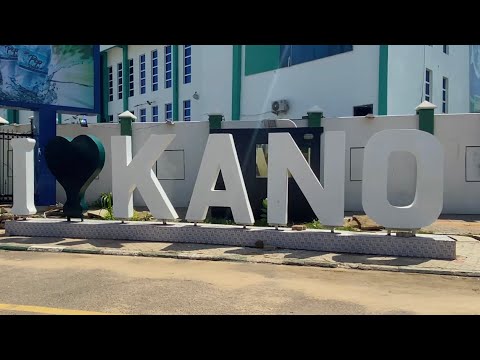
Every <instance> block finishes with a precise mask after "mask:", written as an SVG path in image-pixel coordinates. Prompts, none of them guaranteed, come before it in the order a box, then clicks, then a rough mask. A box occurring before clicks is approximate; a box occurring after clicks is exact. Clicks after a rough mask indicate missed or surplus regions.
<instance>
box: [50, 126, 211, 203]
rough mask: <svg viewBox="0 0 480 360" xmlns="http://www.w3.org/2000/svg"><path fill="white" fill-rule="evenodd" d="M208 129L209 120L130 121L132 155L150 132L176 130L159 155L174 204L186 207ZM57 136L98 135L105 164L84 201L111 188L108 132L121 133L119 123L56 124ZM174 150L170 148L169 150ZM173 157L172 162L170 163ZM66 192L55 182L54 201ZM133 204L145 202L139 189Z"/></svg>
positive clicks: (160, 175)
mask: <svg viewBox="0 0 480 360" xmlns="http://www.w3.org/2000/svg"><path fill="white" fill-rule="evenodd" d="M208 133H209V125H208V122H195V121H193V122H188V123H184V122H179V123H176V124H175V125H168V124H165V123H161V124H157V123H153V124H152V123H134V124H133V134H132V135H133V155H134V156H135V154H136V153H137V151H138V150H139V149H140V148H141V147H142V146H143V144H144V143H145V142H146V141H147V140H148V138H149V137H150V135H151V134H176V137H175V139H174V140H173V142H172V143H171V144H170V145H169V146H168V148H167V151H166V152H164V154H163V155H162V156H161V157H160V160H159V161H163V162H162V164H163V166H162V171H159V172H158V178H159V179H160V183H161V184H162V186H163V188H164V190H165V192H166V193H167V195H168V196H169V198H170V201H171V202H172V204H173V206H175V207H187V206H188V203H189V201H190V197H191V194H192V192H193V186H194V184H195V181H196V178H197V172H198V169H199V167H200V162H201V160H202V156H203V150H204V148H205V145H206V143H207V137H208ZM57 134H58V135H59V136H70V137H72V138H74V137H76V136H78V135H82V134H89V135H94V136H96V137H98V138H99V139H100V141H101V142H102V143H103V146H104V147H105V153H106V159H105V166H104V167H103V170H102V171H101V172H100V174H99V176H98V179H95V180H94V181H93V182H92V184H91V185H90V187H89V188H88V189H87V192H86V194H85V198H86V201H87V203H92V202H94V201H96V200H97V199H98V198H99V196H100V194H101V193H103V192H111V191H112V163H111V136H118V135H120V125H119V124H118V123H114V124H93V125H89V127H88V128H83V127H80V125H58V126H57ZM171 150H173V151H171ZM172 161H175V163H172ZM65 200H66V198H65V192H64V190H63V188H62V187H61V185H60V184H58V183H57V201H59V202H62V203H65ZM134 205H135V206H145V202H144V200H143V199H142V197H141V195H140V193H139V192H138V191H137V190H135V192H134Z"/></svg>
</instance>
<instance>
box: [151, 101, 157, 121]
mask: <svg viewBox="0 0 480 360" xmlns="http://www.w3.org/2000/svg"><path fill="white" fill-rule="evenodd" d="M152 121H153V122H158V105H155V106H152Z"/></svg>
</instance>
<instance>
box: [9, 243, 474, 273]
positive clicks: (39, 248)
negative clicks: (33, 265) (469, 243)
mask: <svg viewBox="0 0 480 360" xmlns="http://www.w3.org/2000/svg"><path fill="white" fill-rule="evenodd" d="M0 250H6V251H34V252H57V253H60V252H62V253H70V254H90V255H92V254H93V255H114V256H141V257H157V258H168V259H181V260H207V261H232V262H249V263H259V264H273V265H294V266H314V267H322V268H338V269H353V270H376V271H390V272H402V273H416V274H432V275H449V276H461V277H480V271H475V270H472V271H463V270H448V269H442V268H405V267H401V266H387V265H373V264H357V263H355V264H353V263H339V262H330V261H319V260H303V259H268V258H263V259H261V260H259V259H252V258H249V257H248V256H246V255H230V254H222V255H204V254H191V253H188V254H185V253H182V252H180V251H138V250H135V251H133V250H118V249H72V248H68V247H64V246H46V245H17V244H1V245H0Z"/></svg>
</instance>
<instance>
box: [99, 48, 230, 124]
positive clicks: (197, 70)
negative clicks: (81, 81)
mask: <svg viewBox="0 0 480 360" xmlns="http://www.w3.org/2000/svg"><path fill="white" fill-rule="evenodd" d="M154 49H157V50H158V74H159V89H158V90H157V91H152V50H154ZM191 50H192V81H191V83H189V84H184V66H183V64H184V62H183V60H184V46H183V45H179V46H178V63H179V66H178V70H179V71H178V80H179V87H178V94H179V103H178V105H179V106H178V111H179V120H180V121H183V118H184V117H183V101H185V100H191V119H192V120H193V121H198V120H208V115H207V114H208V113H211V112H222V113H223V114H224V115H225V117H227V118H229V117H231V92H232V45H192V48H191ZM141 54H145V57H146V79H147V82H146V83H147V90H146V93H145V94H140V69H139V66H140V65H139V61H140V60H139V57H140V55H141ZM128 56H129V59H132V58H133V62H134V82H135V85H134V89H135V91H134V96H132V97H129V98H128V104H129V105H128V108H129V110H134V111H135V115H136V116H137V117H138V121H140V109H141V108H146V110H147V122H150V121H152V106H151V105H146V104H145V103H146V102H147V101H154V102H155V103H153V104H152V105H158V107H159V121H164V120H165V104H167V103H172V102H173V88H168V89H165V64H164V57H165V45H129V47H128ZM121 62H122V49H121V48H118V47H115V48H111V49H109V50H108V65H109V66H112V67H113V87H114V100H113V101H111V102H109V103H108V113H109V114H110V115H114V121H118V118H117V115H118V114H119V113H121V112H122V111H123V100H118V79H117V72H116V71H117V70H116V67H117V64H118V63H121ZM195 92H197V94H198V95H199V99H198V100H196V99H194V98H193V94H194V93H195ZM139 104H144V105H140V106H136V105H139Z"/></svg>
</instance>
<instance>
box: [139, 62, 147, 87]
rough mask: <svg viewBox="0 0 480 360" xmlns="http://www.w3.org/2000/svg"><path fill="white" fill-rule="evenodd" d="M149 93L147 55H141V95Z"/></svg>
mask: <svg viewBox="0 0 480 360" xmlns="http://www.w3.org/2000/svg"><path fill="white" fill-rule="evenodd" d="M146 91H147V68H146V62H145V54H143V55H140V94H145V93H146Z"/></svg>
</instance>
